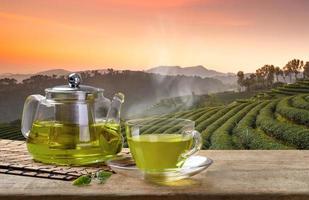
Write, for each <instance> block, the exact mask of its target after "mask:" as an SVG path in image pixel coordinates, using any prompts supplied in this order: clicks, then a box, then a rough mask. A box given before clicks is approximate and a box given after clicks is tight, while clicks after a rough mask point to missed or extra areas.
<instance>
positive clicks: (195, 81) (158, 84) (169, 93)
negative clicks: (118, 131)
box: [0, 70, 228, 123]
mask: <svg viewBox="0 0 309 200" xmlns="http://www.w3.org/2000/svg"><path fill="white" fill-rule="evenodd" d="M81 75H82V79H83V84H86V85H91V86H95V87H100V88H103V89H105V93H104V95H105V96H106V97H108V98H111V97H112V96H113V95H114V94H115V93H116V92H119V91H121V92H123V93H124V94H125V96H126V97H125V98H126V100H125V104H124V106H123V112H122V114H123V116H126V115H127V114H129V113H133V112H135V111H137V110H143V109H145V108H147V107H149V106H150V105H152V104H154V103H155V102H158V101H159V100H160V99H162V98H170V97H175V96H182V95H189V94H191V93H192V92H194V93H195V94H207V93H214V92H220V91H225V90H226V89H227V88H228V87H227V86H226V85H224V84H223V83H222V82H220V81H218V80H216V79H212V78H200V77H187V76H163V75H158V74H149V73H145V72H140V71H139V72H138V71H122V72H119V71H112V70H111V71H109V72H107V73H105V74H101V73H99V72H98V71H92V72H82V73H81ZM63 84H68V83H67V80H66V79H65V78H64V77H62V76H57V77H50V76H46V75H36V76H33V77H31V78H29V79H26V80H24V81H23V82H22V83H17V84H15V83H14V84H3V85H1V84H0V97H1V98H0V113H1V115H0V123H1V122H10V121H13V120H17V119H19V118H20V117H21V114H22V109H23V104H24V101H25V99H26V97H27V96H29V95H31V94H42V95H44V94H45V92H44V90H45V88H49V87H53V86H57V85H63Z"/></svg>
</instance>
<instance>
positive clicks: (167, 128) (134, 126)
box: [126, 118, 201, 172]
mask: <svg viewBox="0 0 309 200" xmlns="http://www.w3.org/2000/svg"><path fill="white" fill-rule="evenodd" d="M126 135H127V140H128V144H129V148H130V152H131V154H132V157H133V159H134V160H135V163H136V165H137V167H138V168H139V169H141V170H142V171H145V172H164V171H170V170H175V169H177V168H180V167H181V166H182V164H183V163H184V161H185V160H186V159H187V158H188V157H189V156H191V155H192V154H194V153H195V152H197V151H198V150H199V149H200V147H201V137H200V134H199V133H198V132H197V131H195V130H194V122H193V121H190V120H185V119H173V118H171V119H167V118H161V119H157V118H151V119H140V120H130V121H128V122H127V123H126Z"/></svg>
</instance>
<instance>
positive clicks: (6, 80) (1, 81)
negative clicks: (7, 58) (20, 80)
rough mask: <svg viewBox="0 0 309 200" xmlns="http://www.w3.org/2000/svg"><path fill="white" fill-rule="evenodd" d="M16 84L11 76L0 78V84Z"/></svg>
mask: <svg viewBox="0 0 309 200" xmlns="http://www.w3.org/2000/svg"><path fill="white" fill-rule="evenodd" d="M16 84H17V80H16V79H13V78H3V79H0V86H12V85H16Z"/></svg>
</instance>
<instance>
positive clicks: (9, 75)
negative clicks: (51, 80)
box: [0, 69, 71, 83]
mask: <svg viewBox="0 0 309 200" xmlns="http://www.w3.org/2000/svg"><path fill="white" fill-rule="evenodd" d="M69 73H71V72H70V71H67V70H64V69H52V70H46V71H41V72H38V73H35V74H13V73H4V74H0V79H3V78H10V79H16V80H17V82H19V83H20V82H22V81H23V80H25V79H28V78H30V77H31V76H36V75H46V76H53V75H56V76H65V75H67V74H69Z"/></svg>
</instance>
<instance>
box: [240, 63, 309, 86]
mask: <svg viewBox="0 0 309 200" xmlns="http://www.w3.org/2000/svg"><path fill="white" fill-rule="evenodd" d="M300 75H302V76H300ZM293 76H294V80H297V79H299V78H307V77H309V62H306V63H305V62H304V61H302V60H299V59H293V60H291V61H289V62H288V63H287V64H286V65H285V66H283V67H282V68H280V67H275V66H274V65H264V66H263V67H261V68H259V69H257V70H256V71H255V73H251V74H250V75H249V76H247V77H246V76H245V74H244V72H243V71H239V72H238V73H237V83H238V85H239V87H240V88H239V90H241V88H245V90H247V91H251V90H259V89H269V88H273V87H274V86H276V84H275V83H279V82H280V81H279V77H282V79H283V81H284V82H285V83H288V81H289V83H292V81H293Z"/></svg>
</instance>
